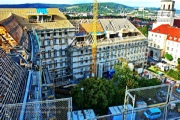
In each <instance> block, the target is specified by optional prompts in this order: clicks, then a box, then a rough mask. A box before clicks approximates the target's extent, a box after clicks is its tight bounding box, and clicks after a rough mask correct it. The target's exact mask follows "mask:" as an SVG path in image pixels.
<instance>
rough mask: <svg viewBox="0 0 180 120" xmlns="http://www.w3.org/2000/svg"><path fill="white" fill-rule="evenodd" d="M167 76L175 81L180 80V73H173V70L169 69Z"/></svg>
mask: <svg viewBox="0 0 180 120" xmlns="http://www.w3.org/2000/svg"><path fill="white" fill-rule="evenodd" d="M167 75H168V76H170V77H172V78H174V79H176V80H178V79H180V73H178V71H175V70H173V69H170V70H169V71H168V73H167Z"/></svg>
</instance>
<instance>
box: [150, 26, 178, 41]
mask: <svg viewBox="0 0 180 120" xmlns="http://www.w3.org/2000/svg"><path fill="white" fill-rule="evenodd" d="M151 32H154V33H160V34H166V35H167V40H170V41H175V42H180V28H176V27H171V26H170V25H169V24H162V25H160V26H158V27H156V28H155V29H153V30H152V31H151Z"/></svg>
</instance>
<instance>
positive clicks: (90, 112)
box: [84, 109, 96, 119]
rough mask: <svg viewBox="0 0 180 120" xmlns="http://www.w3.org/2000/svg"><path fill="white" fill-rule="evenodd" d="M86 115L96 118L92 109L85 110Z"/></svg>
mask: <svg viewBox="0 0 180 120" xmlns="http://www.w3.org/2000/svg"><path fill="white" fill-rule="evenodd" d="M84 115H85V118H86V119H92V118H96V115H95V113H94V111H93V110H92V109H88V110H84Z"/></svg>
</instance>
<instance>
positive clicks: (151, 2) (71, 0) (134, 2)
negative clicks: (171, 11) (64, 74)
mask: <svg viewBox="0 0 180 120" xmlns="http://www.w3.org/2000/svg"><path fill="white" fill-rule="evenodd" d="M92 2H93V0H66V1H59V0H51V1H49V0H43V1H42V0H38V1H37V0H31V1H29V0H18V1H14V0H8V1H1V2H0V4H24V3H47V4H78V3H92ZM98 2H115V3H119V4H124V5H127V6H132V7H140V6H144V7H159V4H157V2H159V3H160V2H161V1H160V0H158V1H157V0H147V1H144V0H126V1H124V0H119V1H116V0H111V1H109V0H98ZM175 2H176V3H175V8H176V9H177V5H178V4H180V1H177V0H176V1H175Z"/></svg>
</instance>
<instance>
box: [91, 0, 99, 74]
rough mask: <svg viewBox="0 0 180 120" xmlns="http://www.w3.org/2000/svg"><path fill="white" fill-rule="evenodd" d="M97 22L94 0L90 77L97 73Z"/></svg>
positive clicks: (95, 0) (96, 5) (96, 3)
mask: <svg viewBox="0 0 180 120" xmlns="http://www.w3.org/2000/svg"><path fill="white" fill-rule="evenodd" d="M97 20H98V2H97V0H94V3H93V34H92V37H93V42H92V77H93V76H96V72H97V65H96V60H97Z"/></svg>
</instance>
